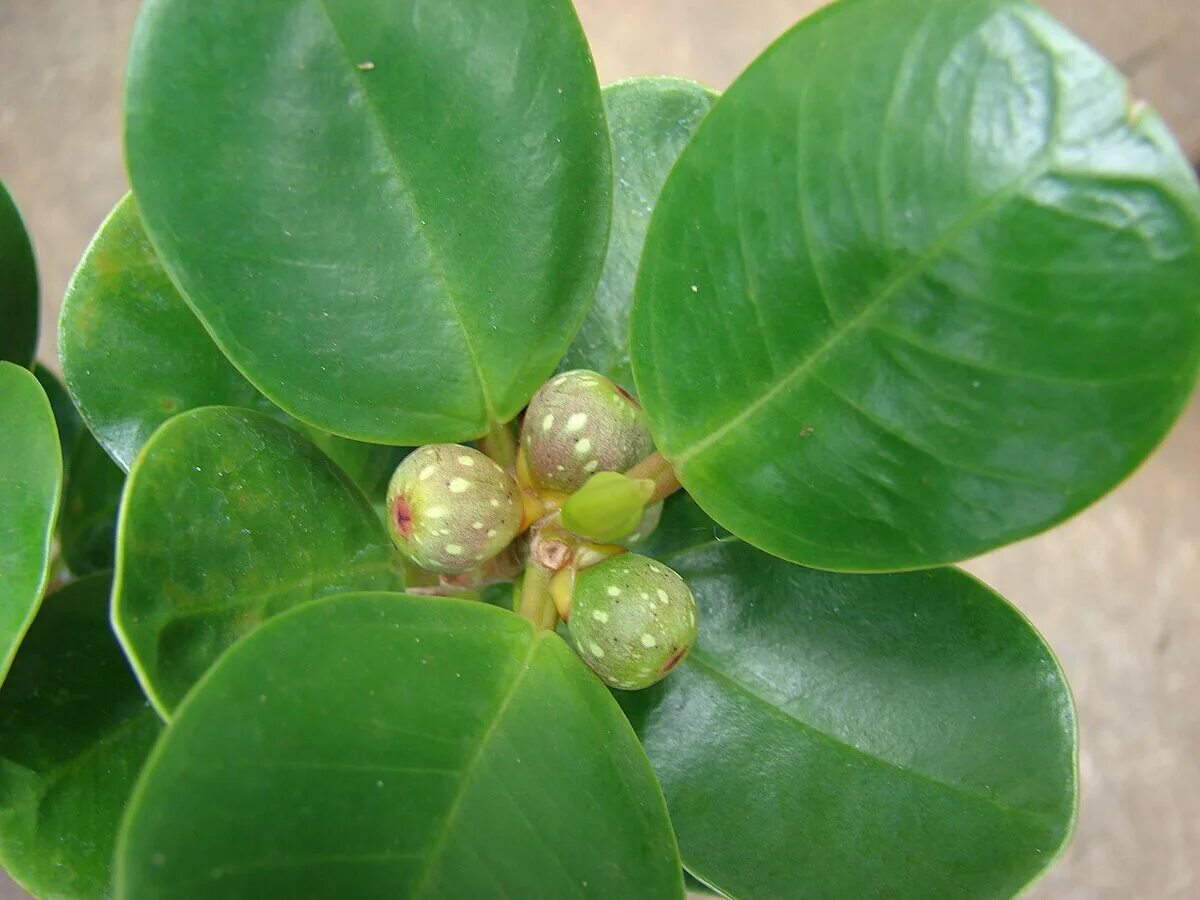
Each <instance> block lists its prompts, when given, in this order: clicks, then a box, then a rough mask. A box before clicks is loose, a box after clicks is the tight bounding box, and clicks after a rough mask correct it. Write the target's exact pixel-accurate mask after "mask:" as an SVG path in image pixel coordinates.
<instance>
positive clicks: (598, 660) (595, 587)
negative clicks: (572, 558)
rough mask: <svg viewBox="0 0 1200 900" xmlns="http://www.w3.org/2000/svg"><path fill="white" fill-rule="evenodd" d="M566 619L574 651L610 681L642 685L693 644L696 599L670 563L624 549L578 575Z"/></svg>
mask: <svg viewBox="0 0 1200 900" xmlns="http://www.w3.org/2000/svg"><path fill="white" fill-rule="evenodd" d="M567 624H568V627H569V628H570V630H571V639H572V640H573V641H574V643H575V649H576V651H577V652H578V653H579V655H580V656H581V657H582V658H583V661H584V662H586V663H587V664H588V665H589V666H590V667H591V668H592V671H594V672H595V673H596V674H597V675H599V676H600V678H601V679H602V680H603V681H604V682H605V683H606V684H609V685H611V686H612V687H615V688H621V689H623V690H627V691H629V690H639V689H641V688H645V687H649V686H650V685H652V684H654V683H655V682H656V681H658V680H660V679H661V678H663V677H664V676H666V674H667V673H668V672H670V671H671V670H672V669H673V668H675V666H676V665H678V664H679V661H680V660H681V659H683V657H684V656H685V655H686V654H687V652H688V650H690V649H691V647H692V643H693V642H694V641H695V640H696V601H695V598H693V597H692V592H691V591H690V590H689V589H688V586H687V585H686V584H685V583H684V581H683V579H682V578H680V577H679V575H678V574H676V573H675V572H674V571H672V570H671V569H670V568H668V567H667V566H664V565H663V564H662V563H660V562H656V561H655V560H653V559H649V558H648V557H645V556H638V555H637V554H636V553H622V554H621V555H620V556H614V557H612V558H611V559H608V560H605V561H604V562H602V563H598V564H596V565H594V566H590V567H589V568H586V569H582V570H580V571H579V573H578V574H577V575H576V576H575V590H574V595H573V598H572V601H571V617H570V619H569V621H568V623H567Z"/></svg>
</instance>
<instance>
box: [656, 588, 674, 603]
mask: <svg viewBox="0 0 1200 900" xmlns="http://www.w3.org/2000/svg"><path fill="white" fill-rule="evenodd" d="M655 593H656V594H658V599H659V600H661V601H662V602H663V603H670V602H671V598H670V597H668V596H667V592H666V591H664V590H663V589H662V588H659V589H658V590H657V591H655Z"/></svg>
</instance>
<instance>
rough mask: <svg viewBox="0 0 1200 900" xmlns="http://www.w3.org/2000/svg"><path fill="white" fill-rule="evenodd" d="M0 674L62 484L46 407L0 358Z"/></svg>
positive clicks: (27, 611) (25, 624) (41, 582)
mask: <svg viewBox="0 0 1200 900" xmlns="http://www.w3.org/2000/svg"><path fill="white" fill-rule="evenodd" d="M0 435H3V441H4V449H3V451H2V452H0V682H2V681H3V680H4V675H5V673H6V672H8V667H9V666H10V665H11V664H12V660H13V656H14V655H15V654H16V652H17V647H18V646H20V643H21V638H22V637H24V635H25V631H26V630H27V629H28V628H29V623H30V622H32V621H33V616H34V614H35V613H36V612H37V608H38V604H40V603H41V602H42V591H43V590H45V587H46V573H47V570H48V568H49V563H50V539H51V536H52V535H53V534H54V518H55V515H56V514H57V512H58V500H59V493H60V492H61V490H62V477H63V466H62V451H61V450H60V449H59V444H58V432H57V430H56V429H55V426H54V413H53V412H52V411H51V409H50V402H49V401H48V400H47V399H46V393H45V391H43V390H42V387H41V385H40V384H38V382H37V379H36V378H34V377H33V374H32V373H31V372H30V371H29V370H28V369H24V368H22V367H20V366H16V365H13V364H12V363H8V362H3V361H0Z"/></svg>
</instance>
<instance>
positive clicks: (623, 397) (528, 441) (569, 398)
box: [521, 369, 654, 493]
mask: <svg viewBox="0 0 1200 900" xmlns="http://www.w3.org/2000/svg"><path fill="white" fill-rule="evenodd" d="M521 443H522V446H523V447H524V449H525V458H526V463H527V465H528V467H529V471H530V474H531V475H532V477H533V479H534V481H536V482H537V484H538V486H540V487H543V488H550V489H552V490H556V491H565V492H566V493H571V492H573V491H576V490H578V489H579V488H580V487H582V486H583V483H584V482H585V481H587V480H588V478H589V477H590V476H591V475H592V474H593V473H595V472H624V471H625V470H626V469H630V468H632V467H633V466H634V465H636V464H637V463H638V462H640V461H641V460H642V459H644V458H645V457H647V456H649V455H650V454H651V453H652V452H653V451H654V441H653V439H652V438H651V437H650V430H649V429H648V428H647V427H646V421H645V418H644V417H643V415H642V408H641V407H640V406H639V405H638V402H637V401H636V400H634V399H633V397H631V396H629V394H628V393H626V392H625V391H624V390H622V389H621V388H620V387H619V386H618V385H617V384H616V383H615V382H613V381H612V380H611V379H609V378H605V377H604V376H603V375H601V374H599V373H597V372H589V371H587V370H585V369H577V370H575V371H572V372H563V373H562V374H561V375H556V376H554V377H553V378H551V379H550V380H549V381H548V382H546V383H545V384H544V385H543V386H542V388H541V390H539V391H538V392H537V394H535V395H534V398H533V400H531V401H530V403H529V408H528V409H527V410H526V411H525V420H524V422H523V424H522V426H521Z"/></svg>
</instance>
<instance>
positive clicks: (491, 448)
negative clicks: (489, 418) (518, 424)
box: [479, 422, 517, 472]
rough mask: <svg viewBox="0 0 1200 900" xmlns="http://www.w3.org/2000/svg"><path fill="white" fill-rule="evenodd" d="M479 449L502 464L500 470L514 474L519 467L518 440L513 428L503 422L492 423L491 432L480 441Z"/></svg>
mask: <svg viewBox="0 0 1200 900" xmlns="http://www.w3.org/2000/svg"><path fill="white" fill-rule="evenodd" d="M479 449H480V450H482V451H483V452H484V453H486V454H487V455H488V456H490V457H491V458H492V459H494V460H495V461H496V462H497V463H499V464H500V468H502V469H504V470H505V471H507V472H512V471H514V470H515V469H516V467H517V439H516V436H515V435H514V434H513V430H512V426H511V425H508V424H506V423H503V422H492V427H491V430H490V431H489V432H488V433H487V434H485V435H484V436H483V437H481V438H480V439H479Z"/></svg>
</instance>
